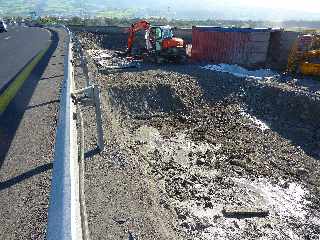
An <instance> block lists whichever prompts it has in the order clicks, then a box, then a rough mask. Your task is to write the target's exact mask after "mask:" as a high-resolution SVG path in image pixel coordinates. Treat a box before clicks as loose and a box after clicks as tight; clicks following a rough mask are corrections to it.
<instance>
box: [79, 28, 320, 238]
mask: <svg viewBox="0 0 320 240" xmlns="http://www.w3.org/2000/svg"><path fill="white" fill-rule="evenodd" d="M77 36H78V37H79V39H80V41H81V43H82V46H83V47H84V49H86V50H87V53H88V54H90V53H91V56H92V57H93V58H94V57H96V56H94V54H92V51H88V50H97V49H102V48H106V49H108V50H107V51H105V52H107V53H108V56H109V57H107V58H106V60H105V61H106V63H107V64H106V66H113V67H110V68H105V69H104V70H103V71H101V72H100V73H99V72H98V70H97V64H95V63H94V59H93V58H91V60H90V61H89V63H88V66H89V70H90V74H91V76H92V79H94V81H95V83H96V84H98V85H99V86H100V87H101V100H102V112H103V129H104V133H105V143H106V149H105V150H104V151H103V152H102V153H98V151H97V150H96V149H97V148H96V142H97V140H96V132H95V120H94V118H95V116H94V111H93V110H92V109H89V108H88V109H84V111H85V112H84V119H85V137H86V151H87V152H86V169H85V171H86V174H85V184H86V188H85V193H86V204H87V211H88V221H89V228H90V232H91V236H92V239H110V240H111V239H112V240H114V239H128V237H129V235H130V234H132V235H134V237H135V239H139V240H140V239H141V240H151V239H163V240H168V239H175V240H176V239H190V240H191V239H192V240H200V239H201V240H209V239H210V240H211V239H297V240H298V239H311V240H316V239H319V236H320V210H319V209H320V175H319V172H320V122H319V119H320V96H319V92H318V91H319V89H320V82H319V83H317V82H316V81H311V82H310V80H308V81H303V80H301V81H300V80H293V79H290V78H285V79H283V78H281V77H280V78H279V79H268V80H264V79H262V80H257V79H250V78H239V77H235V76H233V75H231V74H227V73H220V72H214V71H210V70H206V69H202V68H201V65H199V64H197V63H188V64H181V65H176V64H163V65H152V64H144V63H142V62H139V63H138V64H136V67H135V68H122V67H120V68H119V69H117V68H116V66H117V65H118V66H124V65H123V62H126V61H127V60H126V59H125V58H121V57H117V55H116V54H115V52H114V51H115V50H119V49H121V48H122V49H123V48H124V46H125V42H126V38H125V37H126V36H123V35H121V34H119V35H93V34H87V33H78V34H77ZM98 67H99V66H98ZM76 70H77V72H76V76H77V77H76V80H77V84H78V87H83V86H84V79H83V78H82V77H81V74H82V70H81V68H80V67H78V68H76ZM93 76H95V77H93Z"/></svg>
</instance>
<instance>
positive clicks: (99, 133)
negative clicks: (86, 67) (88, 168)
mask: <svg viewBox="0 0 320 240" xmlns="http://www.w3.org/2000/svg"><path fill="white" fill-rule="evenodd" d="M93 96H94V106H95V112H96V125H97V136H98V146H99V149H100V151H103V149H104V141H103V128H102V118H101V106H100V89H99V86H98V85H94V87H93Z"/></svg>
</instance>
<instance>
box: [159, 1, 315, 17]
mask: <svg viewBox="0 0 320 240" xmlns="http://www.w3.org/2000/svg"><path fill="white" fill-rule="evenodd" d="M161 2H162V4H167V5H168V6H174V7H178V6H180V7H193V8H195V9H197V8H198V9H200V8H201V9H204V8H210V10H211V9H212V10H214V8H215V7H219V8H221V7H226V8H227V7H237V6H239V7H247V8H256V7H259V8H275V9H283V10H296V11H304V12H311V13H319V14H320V0H174V1H172V0H167V1H165V0H162V1H161ZM208 10H209V9H208Z"/></svg>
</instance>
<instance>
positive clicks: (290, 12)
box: [0, 0, 320, 21]
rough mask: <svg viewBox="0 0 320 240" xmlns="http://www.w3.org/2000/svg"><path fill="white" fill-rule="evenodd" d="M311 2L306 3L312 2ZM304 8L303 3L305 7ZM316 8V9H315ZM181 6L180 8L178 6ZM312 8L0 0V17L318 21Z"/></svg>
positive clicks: (230, 0)
mask: <svg viewBox="0 0 320 240" xmlns="http://www.w3.org/2000/svg"><path fill="white" fill-rule="evenodd" d="M313 1H314V0H306V2H310V3H312V2H313ZM305 5H306V6H308V5H307V4H305ZM318 5H319V8H317V6H318ZM182 6H183V7H182ZM313 6H314V8H300V7H299V6H296V5H294V4H293V5H292V6H288V7H287V6H284V5H283V4H282V3H281V2H280V3H278V4H277V2H276V0H270V4H269V5H267V4H265V5H261V4H260V5H259V3H254V2H252V1H251V0H245V1H242V2H238V1H236V0H224V1H215V0H202V1H201V5H199V4H198V2H197V1H196V0H190V1H183V0H176V1H169V0H164V1H161V2H152V4H151V3H150V1H147V0H135V1H131V0H122V1H116V0H87V1H84V0H10V1H6V0H0V16H1V15H2V16H4V15H7V16H8V15H13V16H16V15H24V16H26V15H29V14H30V12H31V11H36V12H37V13H38V14H39V15H55V16H83V15H85V16H102V17H148V16H163V17H167V18H175V19H235V20H276V21H282V20H288V19H290V20H320V14H319V11H318V12H317V9H320V4H319V3H315V4H313Z"/></svg>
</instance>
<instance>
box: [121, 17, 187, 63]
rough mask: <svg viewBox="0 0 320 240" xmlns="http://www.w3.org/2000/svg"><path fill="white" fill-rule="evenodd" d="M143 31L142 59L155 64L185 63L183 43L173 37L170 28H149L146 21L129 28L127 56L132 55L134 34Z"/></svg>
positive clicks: (149, 25) (181, 40)
mask: <svg viewBox="0 0 320 240" xmlns="http://www.w3.org/2000/svg"><path fill="white" fill-rule="evenodd" d="M141 30H144V31H145V41H146V44H145V48H144V50H146V51H145V52H144V54H143V58H144V59H145V60H147V61H153V62H156V63H163V62H185V61H186V60H187V55H186V49H185V45H184V41H183V39H181V38H176V37H174V36H173V31H172V28H171V27H170V26H151V24H150V23H149V22H148V21H146V20H141V21H139V22H136V23H134V24H132V25H131V27H130V28H129V38H128V49H127V54H128V55H131V54H132V48H133V43H134V41H135V37H136V33H137V32H139V31H141Z"/></svg>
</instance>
